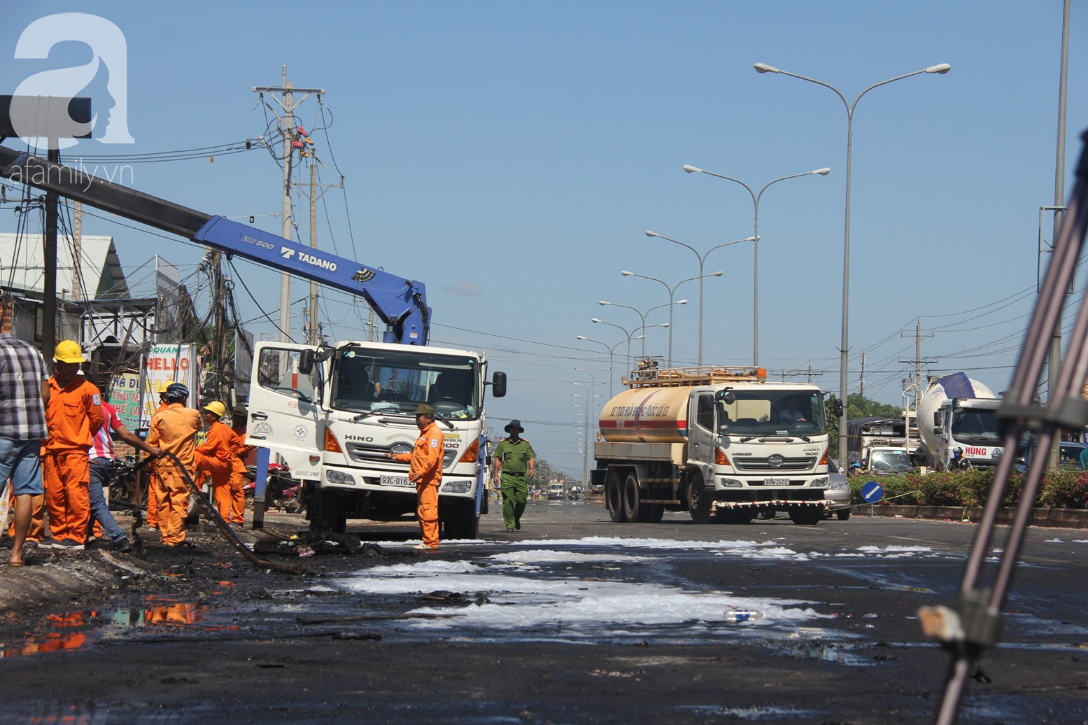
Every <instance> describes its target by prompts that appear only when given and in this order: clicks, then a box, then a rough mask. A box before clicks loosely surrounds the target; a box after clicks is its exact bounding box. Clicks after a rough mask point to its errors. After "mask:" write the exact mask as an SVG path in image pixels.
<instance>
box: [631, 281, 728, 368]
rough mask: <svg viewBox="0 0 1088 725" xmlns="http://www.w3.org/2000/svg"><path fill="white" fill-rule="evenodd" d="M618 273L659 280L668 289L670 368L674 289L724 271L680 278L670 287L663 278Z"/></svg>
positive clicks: (670, 365)
mask: <svg viewBox="0 0 1088 725" xmlns="http://www.w3.org/2000/svg"><path fill="white" fill-rule="evenodd" d="M620 274H622V275H623V276H624V277H639V278H641V279H650V280H653V281H654V282H660V283H661V284H662V285H664V287H665V289H667V290H668V291H669V364H668V367H670V368H671V367H672V310H673V308H674V307H675V306H676V305H675V304H674V302H673V299H672V298H673V296H674V295H675V294H676V289H677V288H678V287H679V286H680V285H682V284H684V283H685V282H691V281H692V280H695V279H697V280H702V279H703V277H721V276H722V274H724V273H723V272H722V271H721V270H718V271H717V272H711V273H710V274H700V275H699V276H698V277H688V278H687V279H682V280H680V281H679V282H677V283H676V284H674V285H673V286H672V287H670V286H669V285H668V283H666V282H665V281H664V280H661V279H658V278H657V277H650V276H649V275H645V274H638V273H637V272H628V271H627V270H621V271H620ZM701 307H702V305H700V308H701Z"/></svg>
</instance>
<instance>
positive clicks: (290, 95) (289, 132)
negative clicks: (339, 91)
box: [253, 65, 325, 373]
mask: <svg viewBox="0 0 1088 725" xmlns="http://www.w3.org/2000/svg"><path fill="white" fill-rule="evenodd" d="M253 92H254V93H259V94H260V96H261V98H262V99H263V98H264V94H265V93H269V94H277V93H278V94H281V96H282V97H277V96H276V95H272V99H273V100H275V101H276V103H277V104H278V105H279V106H280V110H279V111H278V110H276V109H275V108H273V109H272V111H273V112H274V113H275V114H276V118H278V119H279V122H280V129H281V130H282V131H283V232H282V236H283V238H284V239H294V234H293V233H292V230H293V225H292V221H291V168H292V161H293V159H294V142H295V136H294V132H295V109H296V108H298V107H299V106H300V105H301V104H302V102H303V101H305V100H306V99H307V98H308V97H309V96H310V94H317V96H318V98H320V97H321V96H322V95H324V93H325V91H324V89H322V88H295V87H294V84H293V83H291V82H290V81H288V80H287V66H286V65H285V66H283V85H281V86H278V87H273V86H254V87H253ZM295 93H301V94H302V97H301V98H299V99H298V101H296V100H295ZM280 111H282V113H280ZM290 341H291V275H289V274H288V273H286V272H283V273H281V275H280V342H290ZM284 357H285V359H286V356H284ZM282 372H284V371H281V373H282Z"/></svg>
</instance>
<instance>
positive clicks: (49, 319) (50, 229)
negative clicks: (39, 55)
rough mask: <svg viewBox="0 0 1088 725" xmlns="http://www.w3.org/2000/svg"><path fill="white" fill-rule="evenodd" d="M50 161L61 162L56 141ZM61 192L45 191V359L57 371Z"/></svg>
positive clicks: (43, 335)
mask: <svg viewBox="0 0 1088 725" xmlns="http://www.w3.org/2000/svg"><path fill="white" fill-rule="evenodd" d="M46 158H47V159H48V160H49V161H52V162H53V163H54V164H59V163H60V149H59V148H58V145H57V140H56V139H49V151H48V152H47V154H46ZM58 204H59V200H58V197H57V192H55V191H47V192H45V236H44V238H43V240H42V254H43V255H44V257H43V262H44V264H43V266H44V270H43V273H44V275H45V279H44V280H43V284H42V356H43V357H45V361H46V365H47V366H48V368H49V371H50V372H52V371H53V350H54V348H55V347H56V346H57V206H58Z"/></svg>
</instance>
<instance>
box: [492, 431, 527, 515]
mask: <svg viewBox="0 0 1088 725" xmlns="http://www.w3.org/2000/svg"><path fill="white" fill-rule="evenodd" d="M503 430H505V431H506V432H507V433H509V434H510V437H509V438H503V439H502V440H501V441H499V445H497V446H495V453H494V456H495V485H496V486H498V485H499V478H500V475H501V477H502V489H501V490H502V520H503V523H505V524H506V530H507V531H520V530H521V515H522V514H523V513H525V501H526V500H527V499H528V498H529V481H528V479H527V478H526V473H528V475H529V476H532V475H533V472H534V470H535V468H536V451H534V450H533V447H532V445H530V444H529V441H527V440H525V439H524V438H522V437H521V434H522V433H524V432H525V429H524V428H522V427H521V421H520V420H512V421H510V424H509V425H507V426H506V427H505V428H503Z"/></svg>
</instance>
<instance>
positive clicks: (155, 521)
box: [147, 472, 161, 528]
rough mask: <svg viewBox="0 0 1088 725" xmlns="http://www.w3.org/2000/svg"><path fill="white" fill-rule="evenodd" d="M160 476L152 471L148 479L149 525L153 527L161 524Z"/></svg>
mask: <svg viewBox="0 0 1088 725" xmlns="http://www.w3.org/2000/svg"><path fill="white" fill-rule="evenodd" d="M160 485H161V484H160V483H159V476H158V474H157V473H155V472H152V473H151V476H150V477H149V478H148V481H147V525H148V526H149V527H152V528H158V526H159V486H160Z"/></svg>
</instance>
